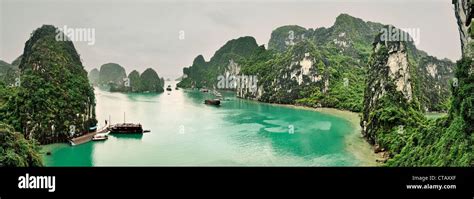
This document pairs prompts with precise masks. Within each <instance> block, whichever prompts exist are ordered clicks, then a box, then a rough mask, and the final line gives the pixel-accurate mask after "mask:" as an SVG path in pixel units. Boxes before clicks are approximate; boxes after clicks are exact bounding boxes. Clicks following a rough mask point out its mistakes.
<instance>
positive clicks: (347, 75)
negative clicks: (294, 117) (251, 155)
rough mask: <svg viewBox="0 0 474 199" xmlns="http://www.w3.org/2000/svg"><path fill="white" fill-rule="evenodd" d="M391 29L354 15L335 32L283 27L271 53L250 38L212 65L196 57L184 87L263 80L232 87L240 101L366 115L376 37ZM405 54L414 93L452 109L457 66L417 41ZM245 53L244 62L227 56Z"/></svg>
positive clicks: (432, 105) (430, 106) (426, 106)
mask: <svg viewBox="0 0 474 199" xmlns="http://www.w3.org/2000/svg"><path fill="white" fill-rule="evenodd" d="M388 28H391V30H392V29H393V30H399V29H397V28H396V27H392V26H387V25H384V24H381V23H375V22H365V21H363V20H362V19H359V18H356V17H352V16H350V15H348V14H341V15H339V16H338V17H337V18H336V20H335V23H334V25H333V26H331V27H329V28H324V27H323V28H317V29H306V28H304V27H301V26H297V25H289V26H282V27H279V28H277V29H275V30H274V31H273V32H272V33H271V38H270V40H269V42H268V46H269V48H268V50H266V49H265V48H264V47H263V46H260V47H259V46H258V44H256V42H255V41H254V39H253V38H251V37H245V38H244V39H243V38H239V39H237V40H231V41H229V42H227V43H226V44H225V45H224V46H223V47H222V48H221V49H219V50H218V51H217V52H216V54H215V55H214V56H213V57H212V58H211V60H210V61H209V62H206V61H205V60H204V58H203V57H202V56H198V57H196V58H195V60H194V61H193V65H192V66H191V67H189V68H184V69H183V73H184V76H185V78H184V79H183V80H182V81H181V82H180V83H179V84H178V85H179V86H181V87H193V86H194V87H211V88H212V87H219V86H216V85H217V83H218V82H217V80H216V79H218V78H219V75H227V77H229V76H239V77H242V76H243V77H244V78H245V76H249V75H250V76H255V77H257V79H258V86H257V88H252V89H251V88H249V87H248V86H247V87H245V85H244V87H242V85H239V86H241V87H237V88H236V89H235V88H234V89H232V90H236V92H237V95H238V96H239V97H242V98H249V99H255V100H259V101H264V102H271V103H285V104H301V105H306V106H313V107H320V106H323V107H334V108H340V109H346V110H352V111H361V110H362V106H363V103H362V102H363V92H364V88H365V83H364V82H365V79H366V70H367V63H368V62H369V61H370V58H371V57H370V55H371V53H372V46H373V42H374V38H375V37H376V36H377V34H379V33H380V31H381V30H382V29H388ZM400 34H405V32H403V31H400ZM406 34H407V33H406ZM407 35H408V34H407ZM409 38H411V37H409V35H408V37H407V39H409ZM236 44H240V45H241V47H240V49H243V50H240V51H237V53H235V52H234V51H235V50H234V51H232V50H233V49H236V48H233V47H231V46H236ZM405 51H406V52H407V55H408V59H409V61H410V62H412V63H413V67H412V68H413V70H414V71H417V72H416V74H414V75H413V78H414V80H413V81H414V82H415V83H414V84H415V86H414V92H415V93H418V94H421V95H424V96H422V97H420V98H421V100H420V103H421V106H422V107H423V110H427V111H446V110H447V108H448V107H447V106H448V99H449V95H450V90H449V80H450V79H452V78H453V72H454V70H453V67H454V63H452V62H451V61H449V60H439V59H437V58H435V57H432V56H429V55H428V54H427V53H426V52H424V51H421V50H418V49H417V48H416V46H415V44H414V41H409V42H407V43H406V47H405ZM239 52H241V53H242V54H241V56H238V57H240V59H239V58H235V57H230V56H225V55H229V54H232V55H234V54H238V53H239ZM216 60H218V61H216ZM427 71H430V72H429V73H428V72H427ZM240 83H241V82H240Z"/></svg>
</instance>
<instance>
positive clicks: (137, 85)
mask: <svg viewBox="0 0 474 199" xmlns="http://www.w3.org/2000/svg"><path fill="white" fill-rule="evenodd" d="M164 84H165V83H164V79H163V78H160V77H159V76H158V74H157V73H156V71H155V70H153V69H152V68H148V69H146V70H145V71H144V72H143V73H142V74H140V73H139V72H138V71H136V70H133V71H132V72H130V74H129V75H128V76H127V77H126V78H123V80H122V81H119V83H115V82H112V81H109V83H108V84H107V86H108V87H109V89H110V91H111V92H136V93H143V92H146V93H148V92H151V93H161V92H163V91H164V89H163V87H164Z"/></svg>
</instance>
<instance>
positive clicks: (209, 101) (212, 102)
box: [204, 99, 221, 106]
mask: <svg viewBox="0 0 474 199" xmlns="http://www.w3.org/2000/svg"><path fill="white" fill-rule="evenodd" d="M204 104H207V105H215V106H219V105H220V104H221V101H220V100H219V99H207V100H204Z"/></svg>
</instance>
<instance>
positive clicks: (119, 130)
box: [109, 123, 144, 134]
mask: <svg viewBox="0 0 474 199" xmlns="http://www.w3.org/2000/svg"><path fill="white" fill-rule="evenodd" d="M109 131H110V133H115V134H136V133H143V132H144V131H143V128H142V125H141V124H133V123H122V124H116V125H113V126H111V127H109Z"/></svg>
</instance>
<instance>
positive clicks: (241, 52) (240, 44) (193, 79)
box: [178, 37, 265, 88]
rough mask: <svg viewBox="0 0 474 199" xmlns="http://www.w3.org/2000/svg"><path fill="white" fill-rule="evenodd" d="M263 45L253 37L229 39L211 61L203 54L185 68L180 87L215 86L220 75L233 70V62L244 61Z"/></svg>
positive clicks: (260, 49)
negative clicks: (258, 43)
mask: <svg viewBox="0 0 474 199" xmlns="http://www.w3.org/2000/svg"><path fill="white" fill-rule="evenodd" d="M264 50H265V48H264V47H263V46H258V45H257V42H256V41H255V39H254V38H253V37H240V38H238V39H233V40H230V41H228V42H227V43H226V44H225V45H224V46H222V47H221V48H220V49H219V50H217V51H216V52H215V54H214V56H212V57H211V59H210V60H209V62H207V61H206V60H204V57H203V56H202V55H199V56H197V57H196V58H195V59H194V61H193V64H192V66H190V67H187V68H184V69H183V74H184V77H183V79H182V80H181V82H179V83H178V86H179V87H185V88H190V87H197V88H201V87H209V88H212V87H215V86H216V84H217V82H218V79H217V78H218V76H220V75H224V74H225V73H226V72H228V71H229V70H231V68H230V67H231V66H232V65H231V63H233V62H235V63H242V62H244V61H245V60H247V59H249V58H250V57H251V56H253V55H254V54H258V52H260V51H264Z"/></svg>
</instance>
